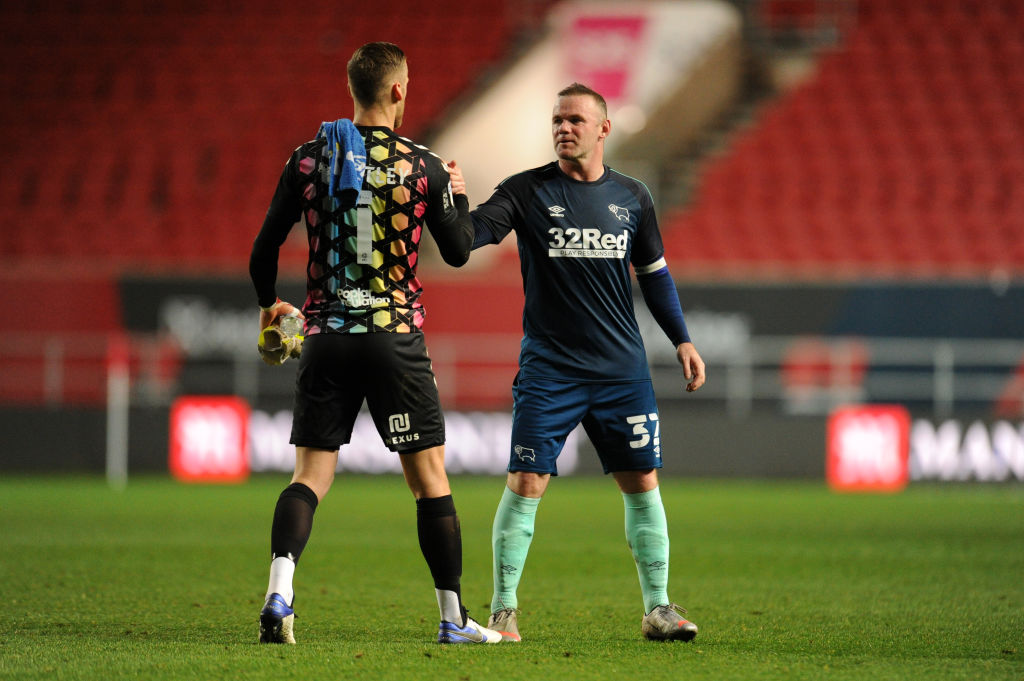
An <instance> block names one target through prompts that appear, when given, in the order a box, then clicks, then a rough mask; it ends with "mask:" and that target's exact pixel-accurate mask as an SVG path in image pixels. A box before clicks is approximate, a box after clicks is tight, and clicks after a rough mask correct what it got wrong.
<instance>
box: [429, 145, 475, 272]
mask: <svg viewBox="0 0 1024 681" xmlns="http://www.w3.org/2000/svg"><path fill="white" fill-rule="evenodd" d="M423 159H424V163H425V170H426V175H427V212H426V214H425V217H426V222H427V229H429V230H430V234H431V235H432V236H433V237H434V241H435V242H436V243H437V248H438V250H439V251H440V252H441V258H442V259H443V260H444V261H445V262H446V263H447V264H449V265H451V266H452V267H460V266H461V265H464V264H465V263H466V261H468V260H469V251H470V247H471V246H472V244H473V224H472V222H471V220H470V217H469V200H468V199H467V198H466V196H465V195H464V194H458V195H456V194H453V193H452V181H451V176H450V175H449V174H448V170H447V169H446V168H445V167H444V163H443V162H442V161H441V159H440V158H439V157H437V156H435V155H434V154H432V153H428V154H427V155H425V156H424V157H423Z"/></svg>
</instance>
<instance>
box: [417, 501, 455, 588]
mask: <svg viewBox="0 0 1024 681" xmlns="http://www.w3.org/2000/svg"><path fill="white" fill-rule="evenodd" d="M416 530H417V534H418V535H419V539H420V551H422V552H423V557H424V558H425V559H426V560H427V566H428V567H429V568H430V574H431V576H432V577H433V578H434V588H436V589H444V590H446V591H454V592H455V595H456V596H458V597H459V603H462V587H461V585H460V582H461V581H462V528H461V527H460V526H459V516H457V515H456V514H455V502H454V501H453V500H452V495H450V494H449V495H447V496H443V497H436V498H434V499H417V500H416Z"/></svg>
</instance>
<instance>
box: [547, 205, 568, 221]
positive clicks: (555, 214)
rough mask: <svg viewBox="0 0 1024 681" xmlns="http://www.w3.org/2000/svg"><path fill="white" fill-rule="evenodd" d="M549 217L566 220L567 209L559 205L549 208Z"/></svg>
mask: <svg viewBox="0 0 1024 681" xmlns="http://www.w3.org/2000/svg"><path fill="white" fill-rule="evenodd" d="M548 217H552V218H564V217H565V209H564V208H562V207H561V206H558V205H555V206H548Z"/></svg>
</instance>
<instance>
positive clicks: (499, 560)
mask: <svg viewBox="0 0 1024 681" xmlns="http://www.w3.org/2000/svg"><path fill="white" fill-rule="evenodd" d="M539 504H540V499H539V498H538V499H531V498H529V497H521V496H519V495H518V494H516V493H515V492H513V491H512V490H510V489H509V488H508V487H507V486H506V487H505V493H504V494H502V495H501V501H500V502H498V510H497V512H496V513H495V514H494V525H493V527H492V528H491V548H492V549H493V551H494V553H493V556H494V573H493V574H494V595H493V596H491V612H497V611H498V610H502V609H503V608H515V607H516V606H517V605H518V604H519V601H518V599H517V598H516V590H517V589H518V588H519V579H520V577H522V575H523V565H525V564H526V554H527V553H529V552H530V542H531V541H533V522H534V519H535V518H536V517H537V506H538V505H539Z"/></svg>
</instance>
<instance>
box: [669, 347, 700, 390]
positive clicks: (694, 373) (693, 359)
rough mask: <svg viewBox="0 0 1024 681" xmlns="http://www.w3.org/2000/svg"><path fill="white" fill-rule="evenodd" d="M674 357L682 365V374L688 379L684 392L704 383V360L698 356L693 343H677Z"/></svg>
mask: <svg viewBox="0 0 1024 681" xmlns="http://www.w3.org/2000/svg"><path fill="white" fill-rule="evenodd" d="M676 358H677V359H678V360H679V363H680V364H682V365H683V376H684V377H685V378H686V380H687V381H688V382H687V384H686V392H688V393H692V392H693V391H694V390H697V389H698V388H700V387H701V386H702V385H704V381H705V380H706V375H705V373H704V360H703V359H701V358H700V353H698V352H697V348H695V347H694V346H693V343H690V342H686V343H680V344H679V345H677V346H676Z"/></svg>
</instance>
